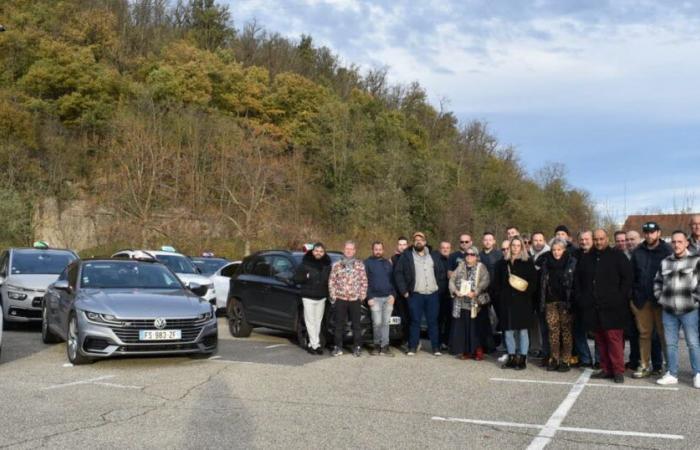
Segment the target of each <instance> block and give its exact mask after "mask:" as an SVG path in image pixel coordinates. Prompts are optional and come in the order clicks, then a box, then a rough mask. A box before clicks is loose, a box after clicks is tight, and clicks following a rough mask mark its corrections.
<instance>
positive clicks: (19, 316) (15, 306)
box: [2, 293, 44, 322]
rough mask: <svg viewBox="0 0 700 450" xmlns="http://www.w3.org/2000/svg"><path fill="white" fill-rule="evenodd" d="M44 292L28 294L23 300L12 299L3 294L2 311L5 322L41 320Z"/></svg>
mask: <svg viewBox="0 0 700 450" xmlns="http://www.w3.org/2000/svg"><path fill="white" fill-rule="evenodd" d="M43 302H44V294H41V293H37V294H36V295H32V294H28V295H27V298H25V299H24V300H12V299H11V298H8V297H7V296H6V295H4V296H3V305H2V307H3V313H4V317H5V321H7V322H41V308H42V305H43Z"/></svg>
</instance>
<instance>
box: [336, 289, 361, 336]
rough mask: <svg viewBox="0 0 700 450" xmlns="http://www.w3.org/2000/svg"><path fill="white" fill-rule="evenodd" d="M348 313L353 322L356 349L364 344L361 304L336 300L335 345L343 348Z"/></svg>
mask: <svg viewBox="0 0 700 450" xmlns="http://www.w3.org/2000/svg"><path fill="white" fill-rule="evenodd" d="M348 312H349V313H350V320H351V321H352V340H353V344H354V345H355V347H358V346H360V345H361V344H362V328H361V327H360V316H361V312H362V311H361V309H360V302H359V301H354V302H349V301H346V300H336V302H335V345H336V346H337V347H342V346H343V337H344V335H345V327H346V325H347V322H348Z"/></svg>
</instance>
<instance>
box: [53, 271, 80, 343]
mask: <svg viewBox="0 0 700 450" xmlns="http://www.w3.org/2000/svg"><path fill="white" fill-rule="evenodd" d="M79 269H80V264H78V263H74V264H71V265H69V266H68V267H67V278H68V286H70V289H69V290H68V291H63V290H58V289H57V293H58V311H57V314H56V315H57V317H58V319H59V320H57V321H56V323H57V324H58V326H59V327H60V329H61V330H62V331H63V333H64V334H65V332H66V330H67V329H68V316H69V314H70V312H71V309H72V307H73V302H74V300H75V295H76V293H77V292H76V290H77V288H78V271H79Z"/></svg>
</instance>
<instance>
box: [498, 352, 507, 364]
mask: <svg viewBox="0 0 700 450" xmlns="http://www.w3.org/2000/svg"><path fill="white" fill-rule="evenodd" d="M506 361H508V353H505V354H503V355H501V356H500V357H499V358H498V362H501V363H504V362H506Z"/></svg>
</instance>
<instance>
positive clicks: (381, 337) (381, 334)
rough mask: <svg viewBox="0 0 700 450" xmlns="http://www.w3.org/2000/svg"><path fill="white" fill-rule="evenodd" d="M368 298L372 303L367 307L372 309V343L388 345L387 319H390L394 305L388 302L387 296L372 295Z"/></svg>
mask: <svg viewBox="0 0 700 450" xmlns="http://www.w3.org/2000/svg"><path fill="white" fill-rule="evenodd" d="M370 300H372V303H373V304H372V306H370V307H369V309H370V311H372V331H373V333H372V337H373V339H374V344H375V345H379V346H381V347H386V346H387V345H389V319H391V312H392V311H393V310H394V305H390V304H389V297H374V298H371V299H370Z"/></svg>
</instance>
